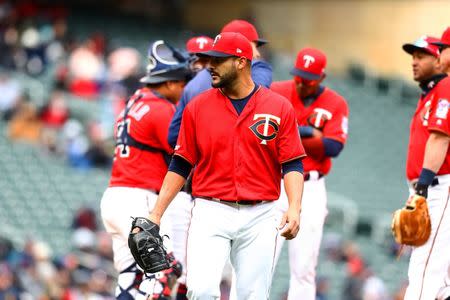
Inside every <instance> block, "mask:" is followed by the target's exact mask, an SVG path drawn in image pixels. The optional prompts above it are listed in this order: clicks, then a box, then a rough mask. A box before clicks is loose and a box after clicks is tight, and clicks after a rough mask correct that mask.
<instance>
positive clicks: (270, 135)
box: [249, 114, 281, 145]
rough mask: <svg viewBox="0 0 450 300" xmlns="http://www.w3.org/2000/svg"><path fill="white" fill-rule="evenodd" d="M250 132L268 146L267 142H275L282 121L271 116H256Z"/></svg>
mask: <svg viewBox="0 0 450 300" xmlns="http://www.w3.org/2000/svg"><path fill="white" fill-rule="evenodd" d="M253 121H256V122H255V123H253V125H252V126H250V127H249V128H250V130H251V131H252V132H253V133H254V134H255V135H256V136H257V137H258V138H259V139H260V140H261V143H260V144H262V145H267V141H271V140H273V139H274V138H275V137H276V136H277V134H278V129H279V125H280V121H281V119H280V118H279V117H277V116H274V115H271V114H255V115H254V116H253Z"/></svg>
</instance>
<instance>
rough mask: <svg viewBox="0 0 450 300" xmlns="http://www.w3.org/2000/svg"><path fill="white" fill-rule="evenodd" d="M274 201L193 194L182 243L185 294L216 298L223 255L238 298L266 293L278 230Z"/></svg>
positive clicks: (249, 299)
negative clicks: (184, 247) (218, 198)
mask: <svg viewBox="0 0 450 300" xmlns="http://www.w3.org/2000/svg"><path fill="white" fill-rule="evenodd" d="M274 208H275V203H274V202H272V201H269V202H262V203H259V204H256V205H240V204H233V203H226V202H219V201H215V200H206V199H202V198H196V199H195V200H194V206H193V209H192V219H191V225H190V227H189V232H188V244H187V277H186V283H187V287H188V298H189V299H190V300H213V299H220V287H219V286H220V281H221V279H222V272H223V268H224V266H225V264H226V263H227V260H228V259H230V261H231V264H232V266H233V268H234V271H235V275H236V295H237V299H242V300H244V299H245V300H262V299H269V291H270V285H271V278H272V272H273V269H274V255H275V248H276V240H277V236H278V230H277V225H278V223H277V220H276V211H275V209H274Z"/></svg>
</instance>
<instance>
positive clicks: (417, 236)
mask: <svg viewBox="0 0 450 300" xmlns="http://www.w3.org/2000/svg"><path fill="white" fill-rule="evenodd" d="M391 229H392V234H393V235H394V238H395V241H396V242H397V243H399V244H403V245H409V246H422V245H423V244H425V243H426V242H427V241H428V238H429V237H430V234H431V221H430V215H429V214H428V205H427V200H426V199H425V198H424V197H422V196H419V195H414V196H412V197H411V198H410V199H409V200H408V202H407V203H406V205H405V207H403V208H402V209H398V210H397V211H396V212H395V213H394V218H393V219H392V226H391Z"/></svg>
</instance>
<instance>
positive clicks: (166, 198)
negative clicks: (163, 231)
mask: <svg viewBox="0 0 450 300" xmlns="http://www.w3.org/2000/svg"><path fill="white" fill-rule="evenodd" d="M185 182H186V179H185V178H184V177H183V176H181V175H179V174H177V173H175V172H171V171H169V172H167V174H166V177H164V181H163V184H162V187H161V190H160V192H159V195H158V199H157V200H156V204H155V207H154V208H153V210H152V212H151V213H150V217H149V219H150V220H152V221H153V222H155V223H156V224H159V223H160V220H161V217H162V215H163V214H164V212H165V211H166V209H167V207H168V206H169V205H170V203H171V202H172V200H173V198H175V196H176V195H177V193H178V192H179V191H180V190H181V188H182V187H183V185H184V183H185Z"/></svg>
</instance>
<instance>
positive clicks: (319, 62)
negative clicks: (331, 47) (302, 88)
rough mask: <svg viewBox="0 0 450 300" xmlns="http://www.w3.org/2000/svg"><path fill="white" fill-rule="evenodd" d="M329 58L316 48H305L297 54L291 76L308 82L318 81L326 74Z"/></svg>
mask: <svg viewBox="0 0 450 300" xmlns="http://www.w3.org/2000/svg"><path fill="white" fill-rule="evenodd" d="M326 65H327V57H326V56H325V54H324V53H323V52H322V51H320V50H317V49H314V48H303V49H302V50H300V51H299V52H298V54H297V60H296V62H295V67H294V68H293V69H292V70H291V75H294V76H299V77H301V78H305V79H308V80H317V79H320V77H321V76H322V75H323V74H324V72H325V66H326Z"/></svg>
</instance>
